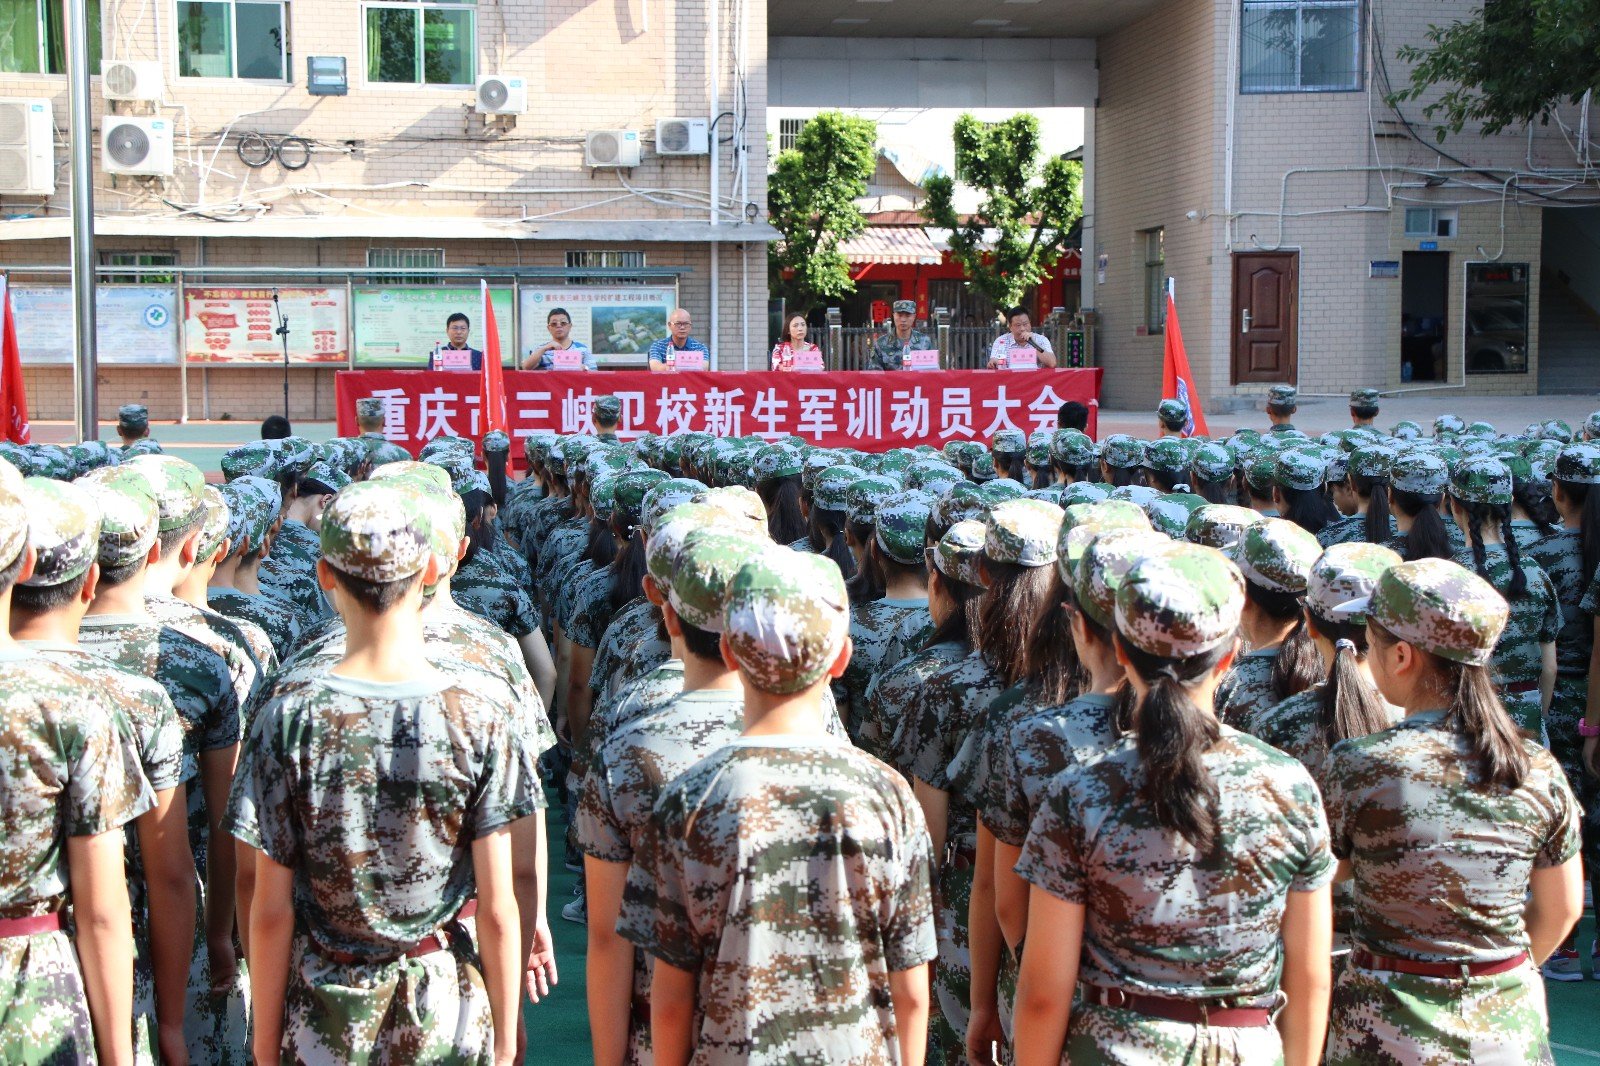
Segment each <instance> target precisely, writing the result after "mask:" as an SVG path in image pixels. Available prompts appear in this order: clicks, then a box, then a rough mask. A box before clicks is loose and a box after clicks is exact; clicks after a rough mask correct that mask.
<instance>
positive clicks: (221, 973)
mask: <svg viewBox="0 0 1600 1066" xmlns="http://www.w3.org/2000/svg"><path fill="white" fill-rule="evenodd" d="M144 470H145V468H142V467H140V466H138V465H136V464H131V463H130V464H125V465H124V466H121V467H117V468H114V469H113V468H107V469H106V470H104V471H97V472H96V474H97V475H99V474H103V476H100V477H98V478H95V479H92V480H91V481H90V482H89V484H90V491H91V492H92V493H93V494H94V497H95V501H96V503H97V504H98V505H99V507H100V514H101V534H100V555H99V560H98V561H99V564H100V581H99V584H98V586H97V587H96V590H95V599H94V602H93V603H92V604H90V606H89V611H88V614H87V615H86V616H85V617H84V619H83V623H82V625H80V626H79V629H78V640H79V642H80V643H81V644H82V645H83V646H84V647H85V648H88V649H89V650H91V651H93V652H96V653H98V654H100V655H102V656H104V657H105V658H107V659H109V660H111V661H112V662H113V663H115V664H116V665H117V666H120V667H121V668H123V669H125V670H128V671H131V672H133V673H136V674H139V675H142V676H144V677H149V678H154V679H155V681H156V682H157V683H158V684H160V685H161V687H162V688H163V689H164V690H165V691H166V693H167V696H168V698H169V699H171V701H172V705H173V707H174V708H175V709H176V710H177V712H178V716H179V718H180V719H181V721H180V725H181V727H182V729H183V751H184V757H185V758H186V759H188V760H193V761H194V762H196V763H197V764H198V770H199V775H200V787H199V788H196V789H191V790H188V792H187V795H186V797H185V798H186V800H187V803H188V811H187V817H188V823H189V833H188V837H189V846H190V849H191V852H192V857H193V861H194V865H195V869H196V871H197V872H198V875H199V877H200V879H201V882H202V884H201V891H200V893H199V899H200V908H201V913H202V916H203V921H202V922H201V923H200V924H199V927H198V929H197V935H196V937H195V944H194V954H193V960H192V962H191V965H190V971H189V987H188V1002H187V1004H186V1007H185V1010H184V1036H185V1040H186V1042H187V1043H188V1046H189V1055H190V1058H191V1059H192V1060H195V1061H200V1062H216V1063H225V1064H226V1063H235V1062H239V1063H242V1062H246V1061H248V1057H249V1056H248V1049H247V1048H246V1046H245V1045H246V1041H247V1032H248V1025H249V1016H248V998H249V992H248V987H247V984H246V980H245V976H244V970H243V968H242V967H241V966H240V965H239V962H238V959H237V956H236V951H235V947H234V941H233V930H234V921H233V918H234V855H233V848H232V847H231V846H219V847H217V848H216V849H215V850H213V849H211V848H210V846H209V845H210V842H211V839H212V837H213V834H214V833H215V832H216V831H217V827H218V826H219V825H220V824H221V820H222V811H223V808H224V806H225V805H226V803H227V797H228V789H229V787H230V785H231V784H232V780H233V765H234V761H235V759H236V758H237V755H238V748H239V734H240V728H241V723H242V720H243V717H244V714H245V711H246V706H247V701H248V699H249V696H250V690H249V688H248V687H245V688H243V689H241V687H240V685H239V684H238V682H237V679H236V677H235V674H234V665H235V664H234V663H232V662H230V659H229V652H228V651H227V650H226V649H223V648H221V647H220V645H219V643H218V641H217V639H216V637H215V635H214V634H213V633H212V632H211V631H210V630H209V629H205V628H203V627H201V628H196V627H194V626H181V625H167V624H164V623H162V622H159V621H157V620H156V618H155V617H154V616H153V615H152V614H151V611H150V602H151V601H149V600H147V599H146V598H145V591H146V580H147V576H148V570H149V566H150V565H151V563H152V561H156V560H159V559H160V557H161V543H160V541H161V538H162V537H163V536H165V537H166V539H167V541H168V542H169V545H170V547H171V548H172V549H173V550H179V547H180V545H181V544H182V543H183V542H184V541H186V540H190V539H192V537H193V536H194V535H195V530H194V522H195V521H196V520H197V516H198V508H197V507H196V508H195V509H194V510H193V512H192V513H190V514H187V515H186V514H184V513H182V512H181V507H182V503H181V500H182V499H183V498H184V497H183V491H184V490H183V488H182V486H183V484H184V482H183V480H182V479H181V478H179V479H177V481H176V482H175V484H176V485H177V487H178V491H176V492H174V491H172V489H173V486H172V485H168V486H167V491H165V492H164V494H163V495H164V498H165V499H166V500H167V503H168V506H169V512H168V515H167V516H166V517H165V518H164V517H163V515H162V511H161V505H160V503H159V502H158V501H157V498H156V492H155V489H154V487H153V486H152V484H151V482H150V480H149V479H148V478H147V476H146V473H145V472H144ZM173 507H178V508H180V510H172V509H171V508H173Z"/></svg>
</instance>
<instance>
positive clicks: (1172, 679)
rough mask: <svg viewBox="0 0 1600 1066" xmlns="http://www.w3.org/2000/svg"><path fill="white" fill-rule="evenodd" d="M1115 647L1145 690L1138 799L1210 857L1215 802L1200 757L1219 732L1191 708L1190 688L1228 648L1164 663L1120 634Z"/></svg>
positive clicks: (1136, 727)
mask: <svg viewBox="0 0 1600 1066" xmlns="http://www.w3.org/2000/svg"><path fill="white" fill-rule="evenodd" d="M1116 641H1117V647H1118V648H1120V649H1121V652H1122V655H1123V657H1124V658H1125V659H1126V660H1127V662H1128V664H1129V666H1130V667H1131V668H1132V669H1133V671H1134V673H1136V674H1138V675H1139V678H1140V680H1142V681H1143V682H1144V683H1145V684H1146V685H1147V686H1149V688H1148V691H1147V692H1146V693H1145V696H1144V699H1143V700H1141V701H1140V702H1139V705H1138V709H1137V710H1136V711H1135V712H1134V720H1133V733H1134V737H1135V739H1136V740H1137V742H1138V746H1139V762H1140V763H1141V766H1142V770H1143V783H1142V784H1141V785H1140V788H1139V795H1140V798H1142V799H1143V800H1144V801H1145V802H1147V803H1149V804H1150V805H1151V807H1152V808H1154V814H1155V818H1156V821H1157V822H1158V823H1159V824H1160V825H1161V826H1163V827H1164V828H1166V829H1170V830H1171V831H1172V832H1174V833H1177V834H1178V835H1179V836H1181V837H1183V838H1184V839H1185V840H1187V841H1188V842H1189V843H1190V845H1192V846H1193V847H1194V849H1195V851H1197V852H1199V853H1200V854H1201V855H1209V854H1210V853H1211V852H1212V851H1213V850H1215V848H1216V846H1217V839H1218V837H1219V835H1220V827H1219V826H1218V824H1217V801H1218V798H1219V796H1218V791H1217V782H1216V779H1215V778H1213V777H1212V776H1211V771H1210V770H1208V769H1206V764H1205V758H1204V756H1205V753H1206V752H1207V751H1209V750H1210V748H1211V746H1212V745H1213V744H1215V743H1216V742H1217V738H1218V737H1219V736H1221V735H1222V726H1221V724H1220V723H1219V722H1218V721H1217V718H1216V715H1214V714H1212V713H1210V711H1208V710H1207V709H1205V708H1202V707H1200V706H1198V705H1197V704H1196V703H1195V702H1194V699H1193V697H1192V696H1190V694H1189V685H1190V684H1192V683H1193V682H1195V681H1198V680H1200V679H1202V678H1204V677H1207V676H1209V675H1210V673H1211V671H1212V670H1213V669H1214V668H1215V667H1216V665H1217V663H1219V662H1221V661H1222V658H1223V656H1225V655H1226V654H1227V653H1228V651H1229V650H1230V648H1231V647H1232V645H1231V643H1228V642H1224V643H1222V644H1220V645H1218V646H1217V647H1215V648H1213V649H1212V650H1211V651H1209V652H1207V653H1206V654H1204V655H1196V656H1192V657H1190V658H1186V659H1168V658H1163V657H1161V656H1157V655H1151V654H1150V653H1149V652H1145V651H1141V650H1140V649H1138V648H1136V647H1134V646H1133V645H1132V644H1130V643H1128V642H1127V641H1126V640H1125V639H1123V636H1122V634H1121V633H1118V634H1117V636H1116Z"/></svg>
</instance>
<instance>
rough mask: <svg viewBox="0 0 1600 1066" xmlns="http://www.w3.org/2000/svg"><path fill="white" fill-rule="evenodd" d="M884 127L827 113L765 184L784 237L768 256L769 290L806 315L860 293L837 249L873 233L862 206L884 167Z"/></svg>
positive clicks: (806, 128)
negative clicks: (881, 143) (881, 154)
mask: <svg viewBox="0 0 1600 1066" xmlns="http://www.w3.org/2000/svg"><path fill="white" fill-rule="evenodd" d="M877 145H878V124H877V123H876V122H872V121H870V120H868V119H863V118H854V117H852V116H850V115H846V114H844V113H843V112H839V111H824V112H822V113H821V114H819V115H817V116H816V117H815V118H812V119H809V120H808V121H807V122H806V124H805V125H804V126H802V127H801V128H800V134H799V136H798V137H797V138H796V140H795V147H794V148H792V149H790V150H789V151H786V152H783V153H780V154H779V156H778V158H777V161H776V163H775V164H774V169H773V172H772V175H771V177H770V178H768V181H767V213H768V217H769V218H770V219H771V221H772V225H773V227H774V228H775V229H777V231H778V232H779V233H781V234H783V239H782V240H778V241H773V242H772V246H771V254H770V255H769V256H768V257H767V263H768V270H769V272H770V288H771V291H772V294H773V295H774V296H783V297H784V298H786V299H787V300H788V301H789V304H790V306H791V307H794V308H796V309H800V310H804V309H805V308H807V307H810V306H813V305H815V304H817V303H818V302H820V301H824V300H837V299H839V298H840V297H842V296H845V295H848V294H849V293H851V292H853V291H855V287H856V286H855V282H854V280H852V279H851V277H850V263H849V261H848V260H847V259H845V257H844V256H843V255H841V254H840V252H839V245H840V243H841V242H842V241H846V240H848V239H850V238H851V237H854V236H855V235H856V234H858V233H860V232H861V231H862V230H864V229H866V227H867V220H866V217H865V216H864V215H862V213H861V209H860V208H859V207H857V206H856V202H855V201H856V199H857V198H858V197H861V196H865V195H866V194H867V182H868V181H870V180H871V178H872V172H873V170H874V169H875V168H876V166H877V164H878V147H877Z"/></svg>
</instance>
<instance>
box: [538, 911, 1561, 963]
mask: <svg viewBox="0 0 1600 1066" xmlns="http://www.w3.org/2000/svg"><path fill="white" fill-rule="evenodd" d="M561 917H563V918H565V919H566V920H567V921H569V922H575V923H577V924H578V925H588V924H589V901H588V900H586V899H584V898H583V897H582V896H579V897H578V898H577V899H575V900H573V901H572V902H571V903H569V904H567V905H566V906H565V907H562V908H561ZM1580 979H1581V978H1580Z"/></svg>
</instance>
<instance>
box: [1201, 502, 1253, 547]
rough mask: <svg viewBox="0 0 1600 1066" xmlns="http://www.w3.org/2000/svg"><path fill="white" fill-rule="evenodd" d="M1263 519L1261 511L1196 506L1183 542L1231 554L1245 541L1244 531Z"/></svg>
mask: <svg viewBox="0 0 1600 1066" xmlns="http://www.w3.org/2000/svg"><path fill="white" fill-rule="evenodd" d="M1262 520H1263V519H1262V516H1261V513H1260V512H1259V511H1252V510H1251V509H1250V508H1248V507H1235V506H1234V505H1233V504H1231V503H1208V504H1206V505H1205V506H1204V507H1196V508H1195V509H1194V511H1193V512H1192V513H1191V514H1190V515H1189V524H1188V525H1187V526H1185V527H1184V530H1183V539H1184V540H1187V541H1189V542H1190V543H1191V544H1203V545H1205V546H1206V547H1208V548H1216V549H1217V550H1218V551H1223V552H1229V553H1231V552H1232V551H1233V550H1234V549H1235V548H1236V547H1238V544H1239V542H1240V541H1242V540H1243V539H1244V535H1245V531H1246V530H1248V529H1249V528H1250V527H1251V526H1253V525H1255V524H1256V523H1258V522H1261V521H1262Z"/></svg>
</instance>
